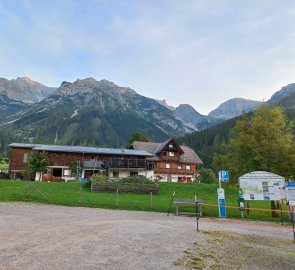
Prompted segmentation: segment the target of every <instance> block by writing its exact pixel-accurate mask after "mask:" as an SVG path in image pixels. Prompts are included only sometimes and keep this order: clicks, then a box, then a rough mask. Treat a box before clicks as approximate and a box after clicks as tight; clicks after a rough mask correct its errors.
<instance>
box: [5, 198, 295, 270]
mask: <svg viewBox="0 0 295 270" xmlns="http://www.w3.org/2000/svg"><path fill="white" fill-rule="evenodd" d="M196 228H197V227H196V222H195V220H194V218H188V217H176V216H174V215H173V214H172V215H170V216H167V214H165V213H153V212H138V211H119V210H106V209H93V208H79V207H63V206H56V205H43V204H27V203H0V269H128V270H132V269H137V270H138V269H161V270H162V269H163V270H165V269H212V270H215V269H259V270H263V269H294V266H295V245H294V243H293V234H292V231H288V230H278V229H272V228H271V227H261V226H260V227H255V226H245V225H243V224H235V225H232V224H220V223H212V222H208V221H205V220H201V221H200V224H199V229H200V232H197V230H196Z"/></svg>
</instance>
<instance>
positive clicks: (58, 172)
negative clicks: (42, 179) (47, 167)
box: [52, 168, 62, 177]
mask: <svg viewBox="0 0 295 270" xmlns="http://www.w3.org/2000/svg"><path fill="white" fill-rule="evenodd" d="M52 176H55V177H62V168H52Z"/></svg>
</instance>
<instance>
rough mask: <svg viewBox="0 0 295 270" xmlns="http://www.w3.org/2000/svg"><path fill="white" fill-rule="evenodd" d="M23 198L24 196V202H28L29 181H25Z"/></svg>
mask: <svg viewBox="0 0 295 270" xmlns="http://www.w3.org/2000/svg"><path fill="white" fill-rule="evenodd" d="M25 196H26V200H28V198H29V181H26V188H25Z"/></svg>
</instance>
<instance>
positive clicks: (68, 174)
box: [64, 169, 72, 176]
mask: <svg viewBox="0 0 295 270" xmlns="http://www.w3.org/2000/svg"><path fill="white" fill-rule="evenodd" d="M71 174H72V171H71V170H67V169H65V170H64V176H71Z"/></svg>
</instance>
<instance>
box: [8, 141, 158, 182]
mask: <svg viewBox="0 0 295 270" xmlns="http://www.w3.org/2000/svg"><path fill="white" fill-rule="evenodd" d="M9 146H10V147H11V159H10V163H9V176H10V178H12V179H16V178H22V177H23V174H24V171H25V168H26V165H27V161H28V156H29V154H30V153H31V151H45V152H46V153H47V155H48V159H49V162H50V166H48V167H47V170H46V173H44V174H42V175H40V174H39V175H36V179H35V180H39V179H40V180H43V181H53V182H55V181H70V180H75V177H74V175H75V174H76V172H73V171H72V166H71V164H73V163H75V167H77V166H78V167H80V168H81V170H79V171H81V174H80V175H79V176H80V177H81V178H89V177H90V176H91V175H92V174H93V173H96V172H100V173H103V174H105V175H107V176H108V177H109V178H123V177H129V176H137V175H143V176H145V177H147V178H152V177H153V163H152V161H150V162H149V161H148V160H147V158H151V157H153V155H152V154H151V153H148V152H146V151H143V150H131V149H113V148H95V147H80V146H61V145H43V144H24V143H12V144H10V145H9Z"/></svg>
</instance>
